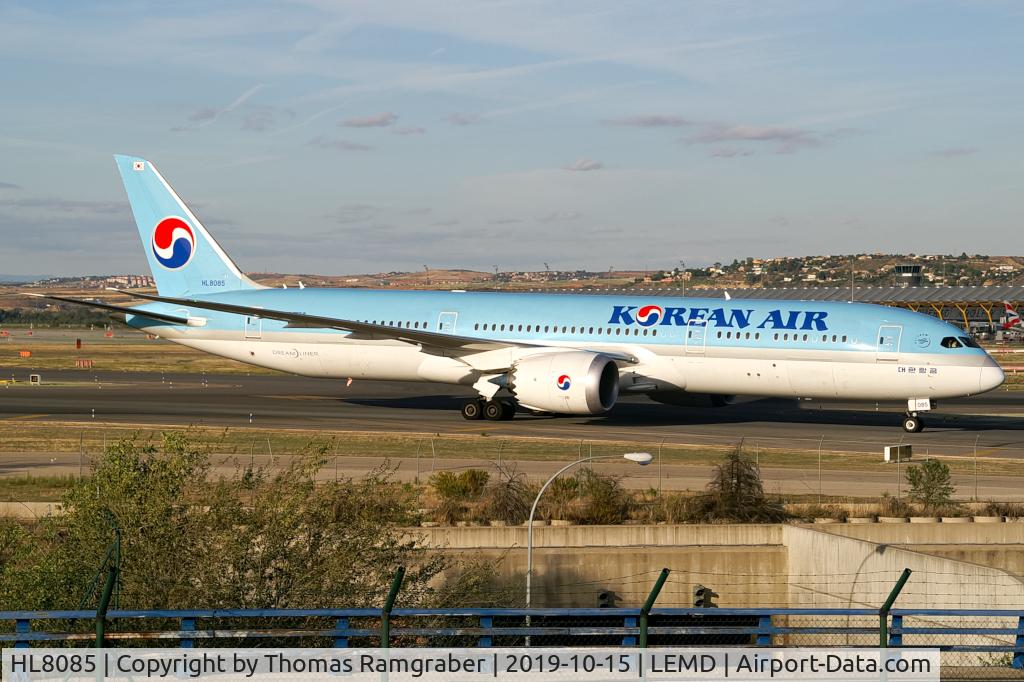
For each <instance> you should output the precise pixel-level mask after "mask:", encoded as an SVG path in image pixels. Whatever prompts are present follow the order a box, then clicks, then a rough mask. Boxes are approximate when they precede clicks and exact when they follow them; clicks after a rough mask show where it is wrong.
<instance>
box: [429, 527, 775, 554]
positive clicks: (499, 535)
mask: <svg viewBox="0 0 1024 682" xmlns="http://www.w3.org/2000/svg"><path fill="white" fill-rule="evenodd" d="M410 533H411V534H412V535H415V536H418V537H420V538H422V541H423V543H424V544H425V545H426V546H429V547H449V548H453V549H478V548H482V547H496V548H500V549H508V548H510V547H526V535H527V529H526V528H525V527H523V526H514V527H507V528H492V527H487V526H484V527H481V526H467V527H461V528H447V527H444V528H416V529H414V530H411V531H410ZM780 544H782V527H781V526H780V525H778V524H722V525H697V524H681V525H664V526H562V527H559V526H538V527H536V528H534V529H533V546H534V548H535V549H536V548H537V547H603V548H606V549H607V548H617V547H649V546H689V545H729V546H732V545H743V546H750V545H780Z"/></svg>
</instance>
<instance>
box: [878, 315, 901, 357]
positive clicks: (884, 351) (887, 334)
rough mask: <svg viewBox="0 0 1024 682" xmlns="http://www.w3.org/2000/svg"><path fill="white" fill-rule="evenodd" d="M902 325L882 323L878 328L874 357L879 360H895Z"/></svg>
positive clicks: (898, 349) (898, 348) (897, 354)
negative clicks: (876, 347)
mask: <svg viewBox="0 0 1024 682" xmlns="http://www.w3.org/2000/svg"><path fill="white" fill-rule="evenodd" d="M902 335H903V327H901V326H899V325H889V324H883V325H882V326H881V327H879V328H878V350H877V353H876V355H875V359H876V360H877V361H879V362H896V361H897V360H898V359H899V353H900V337H901V336H902Z"/></svg>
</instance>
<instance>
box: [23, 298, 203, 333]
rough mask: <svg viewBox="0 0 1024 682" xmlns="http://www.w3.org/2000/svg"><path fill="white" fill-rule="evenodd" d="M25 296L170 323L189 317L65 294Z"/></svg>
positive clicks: (186, 321) (181, 321) (179, 321)
mask: <svg viewBox="0 0 1024 682" xmlns="http://www.w3.org/2000/svg"><path fill="white" fill-rule="evenodd" d="M26 296H32V297H34V298H47V299H50V300H51V301H60V302H62V303H74V304H75V305H84V306H88V307H90V308H99V309H100V310H109V311H110V312H114V313H127V314H129V315H138V316H139V317H147V318H149V319H151V320H159V321H160V322H170V323H171V324H185V325H187V324H189V318H187V317H181V316H180V315H168V314H167V313H155V312H152V311H150V310H140V309H139V308H131V307H128V306H119V305H111V304H109V303H100V302H99V301H85V300H82V299H80V298H67V297H66V296H53V295H50V294H26Z"/></svg>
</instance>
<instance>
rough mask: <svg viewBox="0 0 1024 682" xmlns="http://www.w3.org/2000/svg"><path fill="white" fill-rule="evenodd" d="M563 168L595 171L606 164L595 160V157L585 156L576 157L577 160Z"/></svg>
mask: <svg viewBox="0 0 1024 682" xmlns="http://www.w3.org/2000/svg"><path fill="white" fill-rule="evenodd" d="M563 168H565V170H569V171H594V170H600V169H602V168H604V164H603V163H601V162H600V161H595V160H594V159H586V158H583V159H576V161H574V162H572V163H571V164H569V165H568V166H563Z"/></svg>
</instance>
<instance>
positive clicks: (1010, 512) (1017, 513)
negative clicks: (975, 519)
mask: <svg viewBox="0 0 1024 682" xmlns="http://www.w3.org/2000/svg"><path fill="white" fill-rule="evenodd" d="M985 515H986V516H1005V517H1007V518H1011V519H1019V518H1020V517H1022V516H1024V504H1021V503H1019V502H989V503H988V504H987V505H985Z"/></svg>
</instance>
